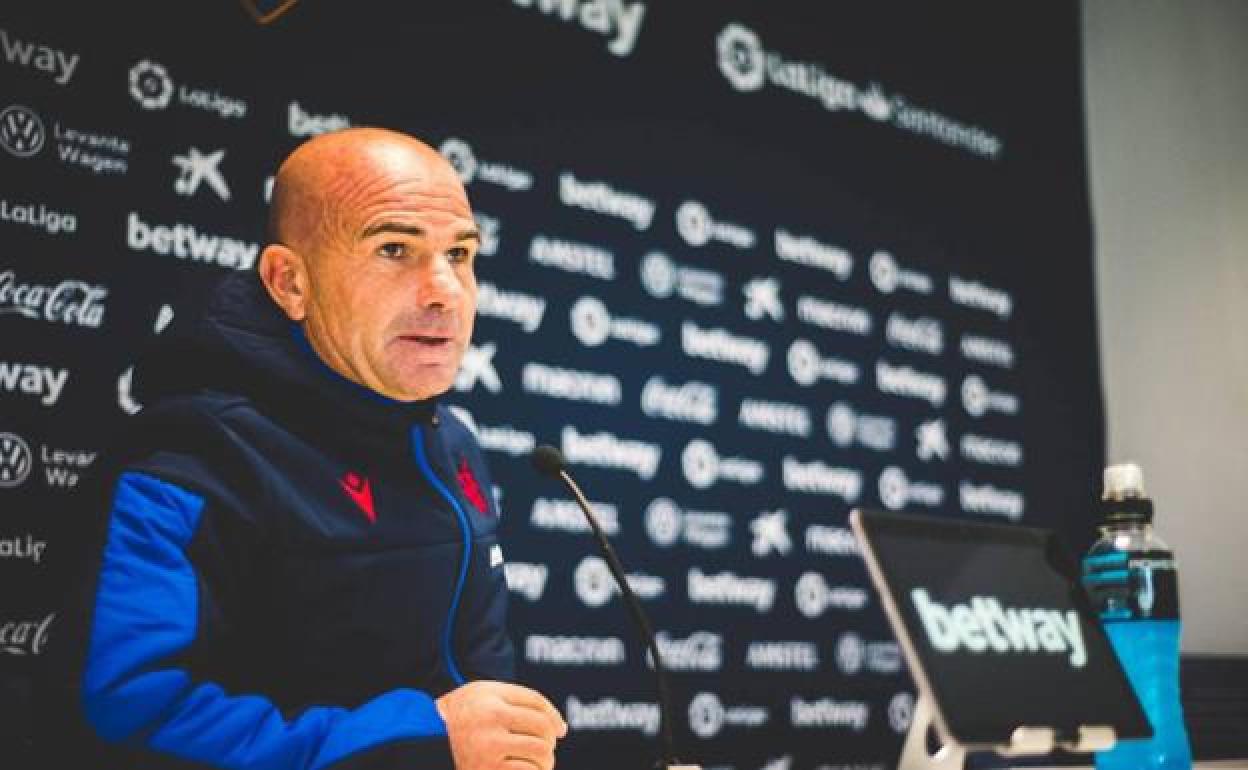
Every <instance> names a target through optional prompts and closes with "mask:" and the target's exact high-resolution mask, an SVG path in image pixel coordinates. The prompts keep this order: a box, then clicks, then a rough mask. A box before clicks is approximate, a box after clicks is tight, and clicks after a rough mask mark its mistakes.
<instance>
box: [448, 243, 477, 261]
mask: <svg viewBox="0 0 1248 770" xmlns="http://www.w3.org/2000/svg"><path fill="white" fill-rule="evenodd" d="M446 257H447V259H449V260H450V261H451V262H453V263H455V264H459V263H462V262H468V261H470V260H471V259H472V249H470V248H468V247H466V246H453V247H451V248H450V249H449V250H447V252H446Z"/></svg>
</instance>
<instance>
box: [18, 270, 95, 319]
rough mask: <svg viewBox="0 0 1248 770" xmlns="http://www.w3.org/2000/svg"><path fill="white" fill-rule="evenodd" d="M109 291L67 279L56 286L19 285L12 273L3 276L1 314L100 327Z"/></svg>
mask: <svg viewBox="0 0 1248 770" xmlns="http://www.w3.org/2000/svg"><path fill="white" fill-rule="evenodd" d="M107 296H108V289H107V288H106V287H104V286H94V285H92V284H89V283H87V282H85V281H76V280H66V281H61V282H60V283H59V284H56V285H43V284H35V283H19V282H18V280H17V276H16V274H14V272H13V271H12V270H6V271H4V272H3V273H0V315H3V314H5V313H16V314H18V315H21V316H24V317H26V318H31V319H34V320H37V321H47V322H49V323H63V324H73V325H77V326H88V327H90V328H92V329H97V328H99V326H100V324H101V323H102V322H103V321H104V299H105V297H107Z"/></svg>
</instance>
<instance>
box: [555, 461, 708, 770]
mask: <svg viewBox="0 0 1248 770" xmlns="http://www.w3.org/2000/svg"><path fill="white" fill-rule="evenodd" d="M531 459H532V461H533V467H534V468H536V469H537V471H538V472H539V473H541V474H542V475H544V476H549V477H551V478H553V479H559V480H560V481H562V482H563V483H564V484H565V485H567V487H568V489H569V490H571V491H572V496H573V497H574V498H576V503H577V505H579V506H580V508H581V512H582V513H584V514H585V520H586V521H588V522H589V528H590V529H591V530H593V532H594V537H595V539H597V540H598V547H599V548H600V549H601V550H602V553H603V555H604V556H605V557H606V559H607V566H608V567H609V568H610V570H611V575H612V577H614V578H615V582H616V585H618V586H619V588H620V593H621V594H622V595H623V597H624V603H625V605H626V606H627V607H628V610H629V612H630V613H631V614H632V616H633V621H634V622H635V623H636V624H637V628H638V630H639V632H640V635H641V641H642V643H643V644H645V646H646V648H647V649H648V650H649V651H650V657H651V658H652V659H653V660H654V678H655V682H656V684H657V686H658V691H659V733H660V735H661V736H662V741H663V757H662V758H661V760H660V761H659V764H658V768H660V770H700V768H699V767H698V766H697V765H685V764H681V762H680V760H678V759H677V758H676V743H675V741H674V740H673V739H672V703H671V692H670V690H669V689H668V684H667V671H666V670H665V669H664V668H663V656H661V655H660V654H659V645H658V642H656V641H655V638H654V630H653V629H652V628H651V626H650V621H649V620H648V619H647V618H646V613H645V612H644V611H642V609H641V602H639V601H638V600H637V595H636V594H634V593H633V589H632V587H631V586H630V585H629V584H628V578H627V577H626V576H625V575H624V567H623V566H622V565H621V564H620V560H619V558H618V557H616V555H615V549H614V548H612V547H611V541H610V540H608V539H607V535H606V533H604V532H603V531H602V526H601V525H600V524H599V523H598V518H597V517H596V516H594V513H593V511H592V510H590V507H589V501H588V500H586V499H585V495H584V494H583V493H582V492H581V488H580V487H579V486H577V483H576V482H575V481H573V480H572V476H571V475H569V474H568V470H567V461H565V460H564V458H563V453H562V452H560V451H559V450H558V449H555V448H554V447H553V446H550V445H549V444H543V445H541V446H539V447H537V448H536V449H534V450H533V454H532V456H531Z"/></svg>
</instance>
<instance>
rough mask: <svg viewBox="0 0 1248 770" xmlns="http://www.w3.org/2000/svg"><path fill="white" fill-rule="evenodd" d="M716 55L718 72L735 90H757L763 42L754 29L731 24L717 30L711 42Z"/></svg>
mask: <svg viewBox="0 0 1248 770" xmlns="http://www.w3.org/2000/svg"><path fill="white" fill-rule="evenodd" d="M715 48H716V50H717V51H718V52H719V71H720V72H721V73H723V75H724V77H725V78H727V79H728V82H729V83H730V84H731V85H732V87H733V88H735V89H737V90H738V91H757V90H758V89H760V88H762V87H763V80H764V76H765V72H764V67H763V43H762V41H761V40H759V38H758V35H757V34H755V33H754V30H752V29H750V28H749V27H746V26H744V25H742V24H738V23H736V22H733V23H732V24H729V25H728V26H726V27H724V28H723V30H721V31H720V33H719V37H718V38H716V40H715Z"/></svg>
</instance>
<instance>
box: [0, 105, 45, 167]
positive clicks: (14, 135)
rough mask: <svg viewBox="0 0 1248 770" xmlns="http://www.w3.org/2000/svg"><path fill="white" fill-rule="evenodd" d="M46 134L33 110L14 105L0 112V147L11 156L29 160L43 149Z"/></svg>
mask: <svg viewBox="0 0 1248 770" xmlns="http://www.w3.org/2000/svg"><path fill="white" fill-rule="evenodd" d="M47 137H48V132H47V131H46V130H45V129H44V127H43V121H42V120H40V119H39V116H38V115H37V114H36V113H35V111H34V110H32V109H30V108H29V107H23V106H21V105H20V104H14V105H11V106H9V107H5V108H4V109H3V110H0V145H3V146H4V149H6V150H8V151H9V153H10V154H11V155H16V156H17V157H19V158H29V157H31V156H32V155H35V154H37V153H38V152H39V151H40V150H42V149H43V143H44V141H45V140H46V139H47Z"/></svg>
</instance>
